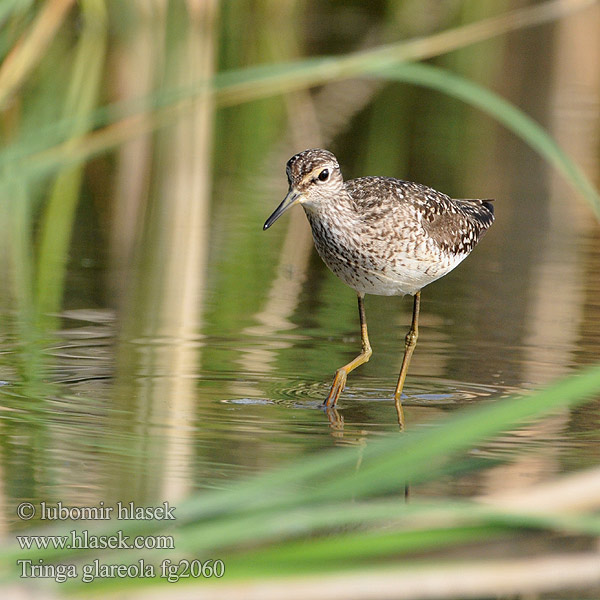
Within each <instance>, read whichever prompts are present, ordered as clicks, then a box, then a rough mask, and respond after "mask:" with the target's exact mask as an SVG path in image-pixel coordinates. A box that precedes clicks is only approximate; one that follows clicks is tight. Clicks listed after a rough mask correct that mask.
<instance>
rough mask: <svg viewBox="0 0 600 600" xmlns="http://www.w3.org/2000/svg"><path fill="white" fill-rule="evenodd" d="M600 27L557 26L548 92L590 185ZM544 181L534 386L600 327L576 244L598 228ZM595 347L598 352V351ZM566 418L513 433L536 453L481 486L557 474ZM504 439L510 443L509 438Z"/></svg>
mask: <svg viewBox="0 0 600 600" xmlns="http://www.w3.org/2000/svg"><path fill="white" fill-rule="evenodd" d="M599 30H600V7H598V6H596V7H594V8H593V9H590V10H587V11H585V12H583V13H579V14H575V15H573V16H570V17H568V18H565V19H563V20H561V21H560V22H559V23H557V25H556V26H555V32H554V38H553V40H552V49H553V51H554V52H553V55H554V61H553V63H552V79H551V82H550V85H549V87H548V105H549V107H550V113H549V120H550V130H551V133H552V135H553V136H554V138H555V139H556V140H557V142H558V143H559V145H560V146H561V147H562V148H563V149H564V150H565V151H566V152H567V153H568V154H569V155H570V156H571V157H572V158H573V159H574V160H575V161H576V162H577V163H578V164H579V165H581V166H582V167H583V168H584V170H585V171H586V173H587V175H588V176H589V177H590V178H591V179H592V180H593V181H598V161H597V153H598V142H599V137H600V136H599V134H600V46H599V45H598V43H597V32H598V31H599ZM548 182H549V193H548V199H547V205H546V207H544V212H545V217H544V218H543V219H542V220H541V223H543V226H544V231H543V235H541V236H539V242H540V245H539V247H538V249H537V256H536V264H535V265H533V268H532V269H531V271H530V278H529V280H528V282H527V292H528V293H527V296H526V304H523V306H522V308H523V309H524V312H525V315H526V319H525V327H524V332H523V333H524V337H523V343H522V347H523V354H524V355H523V361H522V369H523V379H524V381H526V382H527V383H529V384H534V385H543V384H547V383H548V382H550V381H551V380H553V379H555V378H556V377H559V376H561V375H565V374H566V373H568V372H569V371H570V370H571V368H572V366H573V364H574V363H577V362H579V361H578V360H577V358H576V353H577V351H578V349H579V347H580V344H581V342H582V339H581V332H582V330H587V329H588V326H589V325H591V326H592V327H594V323H595V324H596V327H598V323H600V317H599V316H598V314H596V315H595V317H594V316H592V317H591V319H590V318H589V314H588V315H586V310H585V307H586V305H587V306H589V301H587V300H586V298H588V297H592V298H596V300H595V302H596V305H597V298H598V294H597V291H598V279H597V278H596V280H594V277H590V276H589V265H590V264H591V263H592V262H593V245H592V244H590V245H589V246H587V248H586V246H585V245H583V246H582V244H581V240H582V238H591V237H592V231H598V223H597V221H596V220H595V218H594V217H593V215H592V213H591V210H590V209H589V208H588V207H586V206H585V204H584V203H583V202H581V201H580V199H578V198H575V197H574V196H575V192H574V191H573V190H572V188H571V187H570V186H568V185H567V184H566V183H565V182H564V180H563V179H562V177H560V176H559V175H558V174H557V173H556V172H555V171H554V170H549V173H548ZM538 184H539V182H538ZM539 224H540V222H539V221H536V220H535V219H533V218H532V219H531V220H530V221H528V222H527V223H526V225H528V226H531V227H537V226H538V225H539ZM586 250H587V251H586ZM596 264H598V260H597V257H596ZM598 272H599V270H598V268H597V269H596V273H598ZM594 288H596V289H595V292H594ZM586 323H588V324H589V325H586ZM597 350H598V352H600V347H597ZM570 418H571V412H570V411H563V412H562V413H561V414H559V415H556V416H553V417H551V418H549V419H545V420H544V421H542V422H540V423H537V424H535V425H532V426H530V427H527V428H524V429H520V430H519V431H518V432H517V433H516V434H515V435H517V436H518V437H519V438H521V440H528V441H529V442H530V443H532V444H534V445H536V446H537V448H536V449H535V450H530V451H529V452H526V453H524V454H523V455H522V456H520V457H519V458H517V459H516V460H515V461H514V462H512V463H510V464H505V465H502V466H499V467H496V468H494V469H490V470H488V471H487V472H486V473H485V474H484V475H483V477H484V489H486V490H487V491H488V492H497V491H502V490H507V489H513V488H514V489H518V488H521V487H523V486H526V485H528V484H531V483H532V482H536V481H540V480H543V479H545V478H547V477H548V476H550V475H552V474H555V473H557V472H560V471H561V470H562V468H561V465H560V462H559V461H560V458H561V449H560V446H559V445H557V444H553V443H549V441H550V440H558V439H561V438H562V437H563V436H564V434H565V432H566V430H567V428H568V427H569V423H570ZM505 441H508V442H509V443H511V444H513V443H514V439H513V438H510V439H507V440H505ZM536 442H539V443H538V444H536ZM502 443H503V438H499V439H498V440H497V441H496V442H495V443H494V445H498V444H500V445H502ZM527 443H528V442H525V447H526V446H527Z"/></svg>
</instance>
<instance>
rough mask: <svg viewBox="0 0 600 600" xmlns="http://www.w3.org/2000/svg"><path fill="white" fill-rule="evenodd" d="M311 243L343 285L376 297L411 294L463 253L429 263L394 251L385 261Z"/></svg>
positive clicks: (459, 258) (461, 257)
mask: <svg viewBox="0 0 600 600" xmlns="http://www.w3.org/2000/svg"><path fill="white" fill-rule="evenodd" d="M315 246H316V248H317V252H318V253H319V255H320V256H321V258H322V259H323V262H324V263H325V264H326V265H327V266H328V267H329V269H330V270H331V271H332V272H333V273H334V274H335V275H337V276H338V277H339V278H340V279H341V280H342V281H343V282H344V283H346V285H348V286H350V287H351V288H353V289H354V290H356V291H357V292H359V293H362V294H374V295H376V296H404V295H405V294H410V295H413V294H415V293H416V292H418V291H419V290H420V289H422V288H424V287H425V286H426V285H428V284H430V283H432V282H433V281H435V280H436V279H439V278H440V277H443V276H444V275H446V274H447V273H448V272H450V271H451V270H452V269H454V267H456V266H457V265H458V263H460V262H461V261H462V260H463V258H465V256H466V255H465V256H454V257H448V258H441V259H440V260H439V261H435V262H432V261H431V260H426V259H423V258H421V257H415V256H402V255H398V254H396V255H395V256H394V257H393V258H391V259H390V260H386V259H385V258H381V257H380V256H369V255H365V254H362V253H361V252H359V251H357V252H356V253H352V252H347V251H346V252H343V253H341V252H339V250H338V249H337V248H332V247H331V246H329V245H323V244H317V243H315Z"/></svg>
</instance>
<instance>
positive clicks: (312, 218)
mask: <svg viewBox="0 0 600 600" xmlns="http://www.w3.org/2000/svg"><path fill="white" fill-rule="evenodd" d="M286 172H287V178H288V182H289V191H288V194H287V196H286V197H285V198H284V200H283V202H282V203H281V204H280V205H279V206H278V207H277V208H276V209H275V211H274V212H273V214H272V215H271V216H270V217H269V218H268V219H267V220H266V222H265V224H264V227H263V229H268V228H269V227H270V226H271V225H272V224H273V223H274V222H275V221H276V220H277V219H278V218H279V217H280V216H281V215H282V214H283V213H284V212H285V211H286V210H287V209H288V208H290V207H292V206H294V205H295V204H301V205H302V207H303V208H304V211H305V213H306V216H307V218H308V221H309V223H310V226H311V229H312V234H313V240H314V243H315V247H316V249H317V252H318V253H319V256H320V257H321V258H322V259H323V261H324V262H325V264H326V265H327V266H328V267H329V268H330V269H331V270H332V271H333V272H334V273H335V274H336V275H337V276H338V277H339V278H340V279H341V280H342V281H343V282H344V283H346V284H347V285H349V286H350V287H351V288H352V289H354V290H355V291H356V293H357V294H358V314H359V318H360V331H361V342H362V352H361V353H360V354H359V355H358V356H357V357H356V358H355V359H354V360H352V361H350V362H349V363H348V364H347V365H344V366H343V367H340V368H339V369H338V370H337V371H336V373H335V377H334V379H333V385H332V386H331V391H330V392H329V395H328V396H327V398H326V400H325V402H324V405H325V406H326V407H327V408H334V407H335V405H336V403H337V400H338V398H339V396H340V394H341V393H342V390H343V389H344V386H345V384H346V378H347V376H348V373H350V371H352V370H354V369H355V368H356V367H358V366H360V365H362V364H363V363H365V362H367V361H368V360H369V358H370V356H371V354H372V350H371V344H370V343H369V336H368V334H367V321H366V317H365V306H364V296H365V294H377V295H380V296H404V295H405V294H410V295H411V296H414V304H413V315H412V324H411V327H410V330H409V332H408V334H407V335H406V340H405V350H404V358H403V361H402V366H401V368H400V375H399V377H398V384H397V385H396V391H395V394H394V401H395V405H396V410H397V412H398V421H399V423H400V424H401V425H402V423H403V422H404V418H403V414H402V404H401V400H400V398H401V395H402V388H403V387H404V380H405V378H406V373H407V371H408V365H409V363H410V359H411V356H412V354H413V351H414V349H415V345H416V343H417V337H418V333H419V328H418V326H419V306H420V299H421V289H422V288H424V287H425V286H426V285H428V284H429V283H431V282H432V281H435V280H436V279H439V278H440V277H443V276H444V275H446V273H449V272H450V271H451V270H452V269H454V267H456V266H457V265H458V264H459V263H460V262H461V261H462V260H464V259H465V258H466V257H467V256H468V255H469V253H470V252H471V250H473V248H474V247H475V245H476V244H477V242H478V241H479V239H480V238H481V236H482V235H483V234H484V233H485V232H486V230H487V229H488V228H489V227H490V225H491V224H492V223H493V221H494V208H493V206H492V204H491V203H490V201H489V200H454V199H452V198H450V197H449V196H447V195H446V194H442V193H441V192H438V191H436V190H434V189H432V188H430V187H427V186H425V185H421V184H420V183H412V182H409V181H402V180H400V179H393V178H391V177H360V178H358V179H351V180H349V181H344V179H343V177H342V173H341V171H340V166H339V164H338V161H337V159H336V158H335V156H334V155H333V154H332V153H331V152H329V151H327V150H321V149H319V148H316V149H311V150H304V151H303V152H300V153H299V154H296V155H295V156H292V158H290V160H289V161H288V163H287V166H286Z"/></svg>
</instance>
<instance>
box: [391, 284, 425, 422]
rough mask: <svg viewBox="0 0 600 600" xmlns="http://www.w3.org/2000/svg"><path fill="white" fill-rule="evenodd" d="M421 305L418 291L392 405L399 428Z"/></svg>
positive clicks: (415, 343) (417, 334) (417, 335)
mask: <svg viewBox="0 0 600 600" xmlns="http://www.w3.org/2000/svg"><path fill="white" fill-rule="evenodd" d="M420 305H421V292H420V291H418V292H417V293H416V294H415V300H414V304H413V316H412V323H411V326H410V329H409V331H408V333H407V334H406V340H405V346H404V358H403V359H402V367H401V368H400V376H399V377H398V385H397V386H396V392H395V393H394V403H395V404H396V412H397V413H398V423H399V425H400V427H403V426H404V411H403V410H402V401H401V397H402V388H403V387H404V380H405V379H406V373H407V372H408V365H409V364H410V359H411V357H412V354H413V352H414V350H415V346H416V345H417V339H418V337H419V309H420Z"/></svg>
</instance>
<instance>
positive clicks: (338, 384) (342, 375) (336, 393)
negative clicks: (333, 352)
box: [323, 367, 348, 408]
mask: <svg viewBox="0 0 600 600" xmlns="http://www.w3.org/2000/svg"><path fill="white" fill-rule="evenodd" d="M347 377H348V372H347V371H346V369H345V368H344V367H342V368H341V369H338V370H337V371H336V372H335V377H334V378H333V384H332V386H331V391H330V392H329V395H328V396H327V399H326V400H325V402H324V403H323V406H325V407H326V408H333V407H334V406H335V405H336V403H337V401H338V398H339V397H340V394H341V393H342V391H343V390H344V387H346V378H347Z"/></svg>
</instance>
